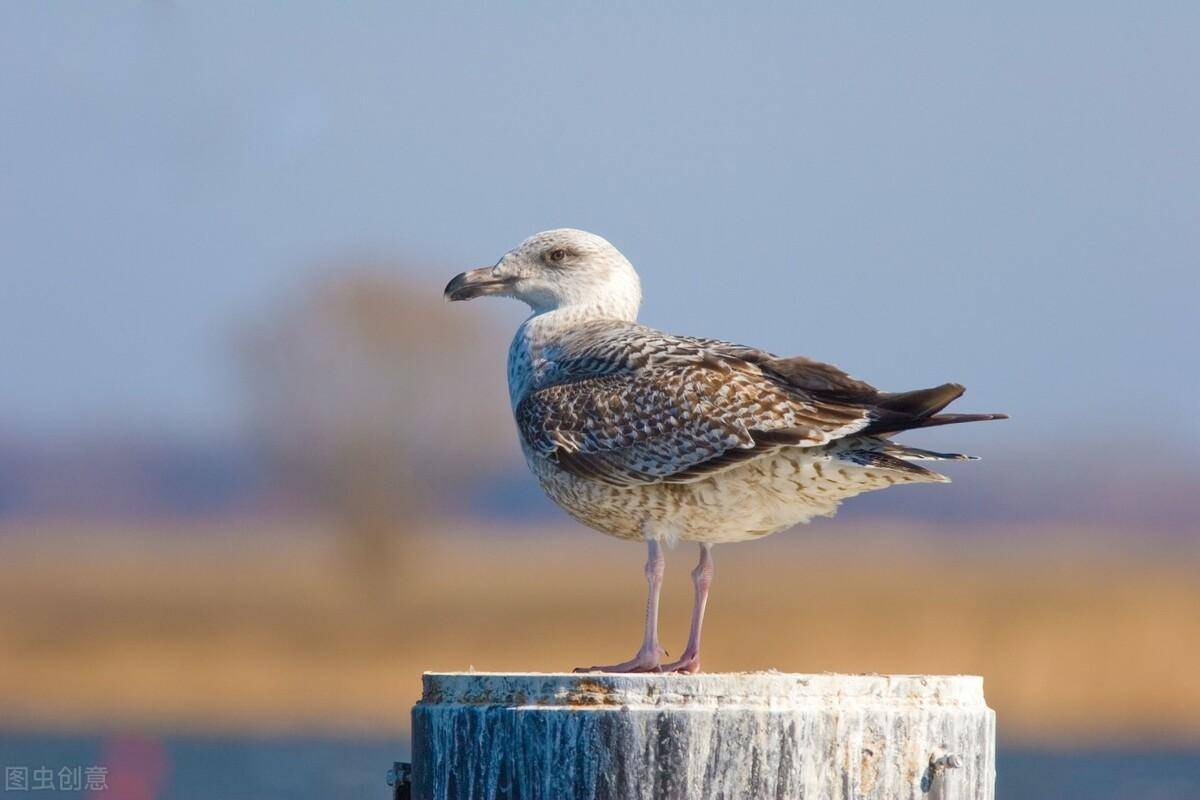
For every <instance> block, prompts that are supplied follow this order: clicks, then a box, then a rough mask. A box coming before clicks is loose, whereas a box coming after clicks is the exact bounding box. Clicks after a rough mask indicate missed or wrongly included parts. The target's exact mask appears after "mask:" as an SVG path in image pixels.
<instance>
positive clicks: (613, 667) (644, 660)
mask: <svg viewBox="0 0 1200 800" xmlns="http://www.w3.org/2000/svg"><path fill="white" fill-rule="evenodd" d="M664 655H666V651H665V650H663V649H662V648H661V647H653V648H647V647H643V648H642V649H641V650H638V652H637V655H636V656H634V657H633V658H631V659H629V660H628V661H622V662H621V663H620V664H609V665H607V666H597V667H576V668H575V671H576V672H662V667H660V666H659V664H661V663H662V657H663V656H664Z"/></svg>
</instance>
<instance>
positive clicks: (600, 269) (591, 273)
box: [445, 228, 642, 320]
mask: <svg viewBox="0 0 1200 800" xmlns="http://www.w3.org/2000/svg"><path fill="white" fill-rule="evenodd" d="M484 295H499V296H502V297H515V298H516V299H518V300H521V301H522V302H524V303H526V304H527V305H528V306H529V307H530V308H532V309H533V311H534V313H535V314H540V313H543V312H546V311H555V310H558V309H574V310H577V311H580V312H583V313H585V314H589V315H594V316H599V317H613V318H619V319H628V320H633V319H635V318H636V317H637V309H638V305H639V304H640V303H641V300H642V290H641V283H640V282H639V280H638V276H637V273H636V272H635V271H634V269H633V265H632V264H630V263H629V261H628V260H627V259H626V258H625V256H623V255H621V251H619V250H617V248H615V247H613V246H612V245H611V244H609V243H608V242H607V241H606V240H604V239H603V238H601V237H599V236H597V235H596V234H594V233H588V232H587V231H580V230H575V229H573V228H558V229H556V230H552V231H543V232H542V233H537V234H534V235H533V236H530V237H529V238H528V239H526V240H525V241H523V242H521V243H520V244H519V245H517V246H516V247H514V248H513V249H512V250H509V251H508V252H507V253H505V254H504V256H503V257H502V258H501V259H500V260H499V261H497V262H496V264H495V265H494V266H491V267H480V268H479V269H472V270H468V271H466V272H463V273H460V274H458V275H456V276H455V277H454V279H453V280H451V281H450V283H449V284H447V285H446V291H445V297H446V299H447V300H470V299H472V298H475V297H482V296H484Z"/></svg>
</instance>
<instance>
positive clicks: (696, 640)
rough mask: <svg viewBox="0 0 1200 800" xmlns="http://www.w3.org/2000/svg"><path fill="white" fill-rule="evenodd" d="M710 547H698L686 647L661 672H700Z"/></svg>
mask: <svg viewBox="0 0 1200 800" xmlns="http://www.w3.org/2000/svg"><path fill="white" fill-rule="evenodd" d="M712 577H713V558H712V545H711V544H702V545H700V563H699V564H697V565H696V568H695V569H694V570H692V583H694V584H695V585H696V604H695V605H694V606H692V627H691V629H690V630H689V631H688V643H687V647H685V648H684V650H683V656H682V657H680V659H679V660H678V661H672V662H671V663H670V664H664V665H663V668H662V671H663V672H699V671H700V629H701V627H703V626H704V607H705V606H706V605H708V587H709V586H710V585H711V584H712Z"/></svg>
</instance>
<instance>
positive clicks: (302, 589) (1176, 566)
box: [0, 520, 1200, 745]
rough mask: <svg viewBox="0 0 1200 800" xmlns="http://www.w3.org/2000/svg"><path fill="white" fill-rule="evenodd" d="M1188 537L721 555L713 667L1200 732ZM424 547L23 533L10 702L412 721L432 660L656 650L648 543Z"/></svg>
mask: <svg viewBox="0 0 1200 800" xmlns="http://www.w3.org/2000/svg"><path fill="white" fill-rule="evenodd" d="M175 527H178V526H175ZM1118 533H1121V534H1123V535H1122V536H1117V535H1116V534H1118ZM1187 541H1188V540H1187V539H1184V538H1182V537H1181V538H1180V539H1178V540H1176V543H1175V544H1174V545H1172V546H1169V547H1168V546H1165V545H1162V544H1161V543H1160V544H1159V545H1157V546H1155V547H1154V548H1145V549H1138V548H1135V546H1134V545H1135V543H1136V542H1137V539H1136V537H1135V536H1132V535H1131V534H1130V532H1127V531H1126V532H1116V531H1085V530H1079V529H1050V528H1045V529H1043V530H1030V529H1022V528H1018V527H1015V526H1011V525H1009V526H1004V527H996V528H992V529H979V530H973V531H971V532H969V534H968V535H964V536H956V537H954V538H949V537H945V536H940V537H939V536H931V535H928V534H922V533H921V532H920V531H919V530H917V529H916V528H913V527H911V526H909V527H905V526H901V525H889V524H884V523H873V524H871V525H869V526H862V525H856V526H853V527H851V526H850V525H849V524H848V523H847V522H846V521H843V522H841V523H837V524H817V525H814V526H812V527H809V528H801V529H798V530H794V531H791V532H788V533H784V534H779V535H777V536H775V537H772V538H771V539H769V540H767V541H763V542H757V543H752V544H744V545H737V546H726V547H718V548H717V549H716V559H717V575H716V581H715V583H714V586H713V595H712V600H711V604H710V612H709V614H710V615H709V618H708V623H707V625H706V631H705V632H706V641H705V650H704V667H705V669H706V670H709V671H718V670H751V669H767V668H775V669H779V670H784V671H794V672H822V671H847V672H920V673H977V674H982V675H983V676H984V678H985V685H986V691H987V695H988V699H989V703H990V704H991V705H992V707H993V708H995V709H996V710H997V713H998V714H999V721H1000V730H1001V735H1002V736H1003V737H1004V738H1005V740H1006V741H1007V742H1009V743H1012V742H1014V741H1017V740H1024V741H1044V740H1051V739H1053V740H1055V741H1069V742H1073V743H1078V742H1088V743H1093V742H1116V743H1129V742H1140V743H1145V742H1147V741H1151V740H1152V741H1159V742H1170V743H1173V744H1176V745H1183V744H1189V743H1190V744H1194V743H1197V742H1200V681H1198V680H1196V678H1195V674H1196V670H1197V667H1200V571H1198V567H1200V548H1198V547H1197V545H1196V544H1195V541H1194V539H1193V540H1191V543H1190V544H1189V543H1186V542H1187ZM406 542H407V544H406V546H405V550H404V554H405V557H404V559H403V560H402V562H400V563H397V564H395V565H394V566H389V569H390V571H392V572H394V574H395V582H394V589H395V591H394V594H393V595H392V596H391V597H384V598H381V597H379V596H371V595H370V594H369V593H367V592H366V591H365V590H364V589H363V588H362V584H361V583H360V581H359V579H358V578H357V577H356V576H355V575H354V573H352V572H350V571H348V570H347V569H346V568H345V567H344V565H343V561H342V560H341V559H339V558H338V552H339V551H338V549H337V547H336V540H335V539H334V538H333V537H331V536H328V535H325V534H324V533H323V532H322V531H321V530H319V529H318V528H316V527H314V526H312V525H311V524H303V525H300V524H298V525H295V526H287V525H282V524H279V523H272V524H265V523H255V522H245V523H228V522H226V523H223V524H221V525H209V526H194V527H193V528H191V529H172V530H170V531H169V532H163V531H158V530H149V529H128V530H123V531H112V530H106V531H95V530H91V529H88V528H83V527H79V528H73V527H72V526H70V525H57V526H50V527H47V526H38V527H34V526H27V527H25V528H17V527H16V526H13V525H10V527H9V529H8V530H5V531H3V532H0V608H2V609H3V614H2V615H0V719H3V724H4V727H6V728H10V729H11V728H16V729H22V728H24V729H43V730H99V729H113V728H117V729H145V730H153V731H160V730H161V731H168V730H170V731H176V730H182V731H223V732H264V733H267V732H274V733H278V732H314V733H316V732H329V733H350V732H353V733H381V734H403V733H404V732H405V731H406V730H407V726H408V708H409V706H410V705H411V704H412V703H413V702H414V700H415V699H416V697H417V694H418V691H419V684H420V680H419V676H420V673H421V671H422V670H427V669H428V670H459V669H467V668H469V667H474V668H476V669H480V670H485V669H486V670H538V671H555V670H563V669H569V668H571V667H574V666H576V665H579V664H589V663H595V662H607V661H615V660H619V659H622V658H625V657H628V656H629V655H630V654H631V653H632V651H633V650H634V649H635V648H636V645H637V643H638V640H639V637H640V632H641V630H640V629H641V614H642V609H643V603H644V583H643V578H642V574H641V563H642V557H643V551H642V549H641V548H640V547H638V546H635V545H631V544H628V543H624V542H618V541H615V540H611V539H608V538H606V537H603V536H600V535H598V534H592V533H590V532H585V531H583V530H582V529H579V528H573V527H570V526H568V525H566V524H564V525H562V526H560V527H558V528H551V529H539V530H536V531H530V530H528V529H516V528H500V527H496V526H494V525H491V524H489V523H483V522H480V521H476V520H458V521H442V522H439V523H437V524H430V526H429V527H428V528H427V529H425V530H421V531H413V532H411V534H410V535H409V536H408V537H407V538H406ZM694 557H695V552H694V547H693V546H687V545H681V546H680V547H678V548H676V549H675V550H674V551H672V552H671V553H669V555H668V571H667V588H666V590H665V593H664V599H663V617H662V630H663V631H664V644H665V645H666V647H667V648H668V649H670V650H675V649H676V648H680V647H682V644H683V639H684V638H685V634H686V627H687V615H688V612H689V605H690V602H691V589H690V584H689V582H688V577H687V573H688V571H689V570H690V569H691V566H692V561H693V559H694Z"/></svg>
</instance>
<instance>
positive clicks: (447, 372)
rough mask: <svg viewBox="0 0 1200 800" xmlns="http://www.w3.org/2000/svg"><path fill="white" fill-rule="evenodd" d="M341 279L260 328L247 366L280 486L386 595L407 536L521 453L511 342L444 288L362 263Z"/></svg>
mask: <svg viewBox="0 0 1200 800" xmlns="http://www.w3.org/2000/svg"><path fill="white" fill-rule="evenodd" d="M332 275H333V277H331V278H329V279H326V280H324V281H322V282H320V283H318V284H316V285H314V286H313V287H311V288H310V289H309V290H308V291H306V292H304V293H302V294H301V295H299V296H298V297H296V296H293V297H291V298H289V301H287V302H285V303H283V304H282V306H281V307H280V308H279V309H276V310H275V311H274V312H272V313H270V314H268V315H267V316H265V317H264V318H263V319H262V320H260V321H259V323H258V324H256V325H255V326H253V328H252V329H251V330H250V332H249V335H248V336H246V337H245V340H244V342H243V346H242V348H241V349H242V355H243V365H244V371H245V374H246V377H247V383H248V386H249V389H250V399H251V420H252V423H253V425H254V427H255V430H256V432H257V434H258V436H259V438H260V440H261V441H262V443H263V444H264V445H265V446H266V448H267V450H268V451H269V453H270V454H271V455H272V456H273V459H274V461H275V463H276V464H277V465H278V467H279V469H280V475H281V477H282V478H283V479H284V481H285V483H286V485H287V486H289V487H290V488H291V490H292V491H294V492H299V493H301V494H300V497H302V498H303V499H304V501H305V502H307V503H311V504H312V505H314V506H315V507H316V510H317V511H318V512H320V513H323V514H325V515H327V516H328V517H329V518H330V519H331V520H332V521H333V522H334V523H335V524H336V525H337V526H338V527H339V529H340V530H341V531H342V533H343V541H344V543H345V549H346V555H347V557H348V564H349V565H350V567H351V568H352V572H353V575H354V576H355V577H356V578H357V579H359V580H361V581H362V582H363V584H364V588H366V589H367V590H368V591H369V592H370V594H371V595H372V596H373V597H375V598H376V599H379V598H381V597H384V596H387V595H388V594H389V593H390V589H389V587H391V586H394V584H395V581H394V580H393V578H394V572H395V570H396V568H397V567H398V565H399V561H398V558H397V556H398V555H401V553H400V542H401V540H402V538H403V537H404V536H405V535H406V534H409V533H410V532H412V531H414V530H417V529H419V528H420V527H422V525H423V523H425V522H427V520H428V517H429V515H430V512H432V511H434V510H436V509H437V507H438V506H439V504H441V505H443V509H442V510H445V507H446V506H449V508H451V509H453V508H454V505H455V504H456V503H461V501H462V498H463V494H464V493H463V491H462V488H461V487H462V486H464V485H465V484H468V483H469V482H470V481H471V480H472V479H473V478H477V477H478V476H479V474H480V473H481V472H484V471H487V470H489V469H491V470H495V469H497V468H498V466H499V463H500V462H501V460H502V459H503V457H504V455H505V454H508V455H509V456H511V455H512V453H513V452H514V446H513V444H512V442H513V439H512V435H511V433H512V431H511V425H512V423H511V422H510V421H509V420H508V409H507V400H506V397H505V393H504V388H503V385H504V380H503V370H504V366H503V365H504V337H501V336H497V335H496V332H495V331H491V330H488V329H487V325H486V320H484V321H481V318H480V316H479V315H478V314H456V313H453V311H454V309H451V308H450V306H449V305H448V304H447V303H445V302H444V301H443V300H442V297H441V291H440V289H441V287H440V284H439V285H436V286H435V285H432V284H424V283H416V282H415V281H413V280H411V279H409V278H405V277H401V275H400V274H399V272H398V270H396V269H395V268H391V269H387V268H386V265H384V264H379V263H371V262H368V263H363V262H361V261H360V262H352V263H350V264H348V265H337V269H336V270H334V271H333V272H332Z"/></svg>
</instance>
